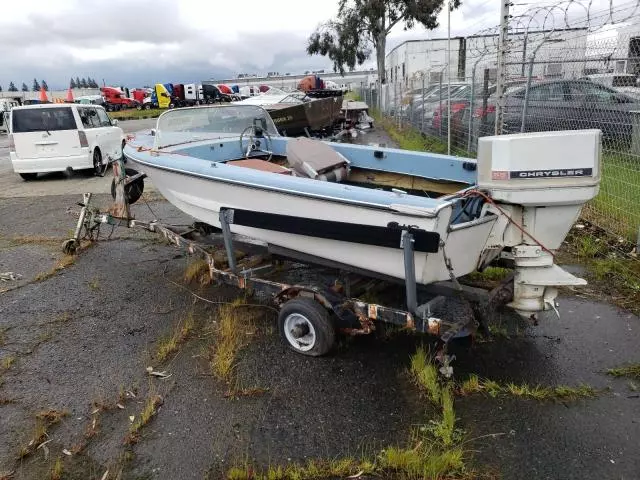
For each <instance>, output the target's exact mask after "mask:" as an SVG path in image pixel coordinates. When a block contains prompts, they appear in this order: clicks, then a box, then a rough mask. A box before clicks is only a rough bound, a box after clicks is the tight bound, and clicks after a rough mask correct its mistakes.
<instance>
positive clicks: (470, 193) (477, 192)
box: [462, 190, 556, 259]
mask: <svg viewBox="0 0 640 480" xmlns="http://www.w3.org/2000/svg"><path fill="white" fill-rule="evenodd" d="M474 195H476V196H479V197H482V198H484V199H485V200H486V201H487V202H489V203H490V204H491V205H493V206H494V207H495V208H496V210H498V211H499V212H500V213H501V214H502V215H504V216H505V217H506V218H507V220H509V222H510V223H512V224H513V225H514V226H515V227H516V228H517V229H518V230H520V231H521V232H522V233H523V234H524V235H526V236H527V237H529V238H530V239H531V240H533V241H534V242H535V243H536V244H537V245H538V246H539V247H540V248H542V250H544V251H545V252H547V253H548V254H549V255H551V256H552V257H553V258H554V259H555V258H556V255H555V253H553V252H552V251H551V250H550V249H548V248H547V247H545V246H544V244H543V243H542V242H541V241H540V240H538V239H537V238H535V237H534V236H533V235H531V234H530V233H529V232H528V231H527V230H526V229H525V228H524V227H523V226H522V225H520V224H519V223H518V222H516V221H515V220H514V219H513V218H511V216H510V215H509V214H508V213H507V212H505V211H504V210H503V209H502V208H501V207H500V206H499V205H498V204H497V203H496V202H495V201H494V200H493V198H491V197H490V196H489V195H487V194H486V193H484V192H481V191H480V190H468V191H466V192H464V194H463V195H462V196H463V197H470V196H474Z"/></svg>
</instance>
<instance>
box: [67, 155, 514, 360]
mask: <svg viewBox="0 0 640 480" xmlns="http://www.w3.org/2000/svg"><path fill="white" fill-rule="evenodd" d="M110 163H111V165H112V166H113V173H114V180H113V184H112V194H113V196H114V199H115V201H114V203H113V204H112V206H111V207H110V208H109V209H108V210H107V211H106V212H102V211H100V209H99V208H97V207H95V206H93V205H92V204H91V199H92V194H90V193H86V194H84V195H83V202H82V203H79V204H78V205H79V206H81V210H80V214H79V217H78V221H77V225H76V228H75V231H74V235H73V237H72V238H70V239H68V240H66V241H65V242H64V244H63V251H64V253H66V254H73V253H75V252H76V250H77V248H78V247H79V246H80V242H81V240H82V239H88V240H91V241H95V240H98V237H99V233H100V227H101V226H102V225H111V226H113V227H117V226H124V227H127V228H141V229H143V230H146V231H148V232H153V233H156V234H159V235H161V236H163V237H164V238H165V239H166V240H167V241H168V242H170V243H171V244H173V245H175V246H177V247H180V248H182V249H184V250H185V251H186V252H187V253H188V254H190V255H198V256H200V257H201V258H202V259H204V260H205V262H206V264H207V265H208V269H209V271H208V273H209V277H210V279H211V281H212V282H214V283H216V284H227V285H232V286H234V287H238V288H240V289H243V290H245V291H246V292H247V293H248V294H250V295H256V296H258V297H260V298H268V299H270V301H271V302H272V304H274V305H275V306H276V307H278V309H279V316H278V325H279V331H280V334H281V336H282V338H283V340H284V341H285V342H286V343H287V344H288V346H289V347H290V348H292V349H293V350H294V351H296V352H298V353H301V354H304V355H309V356H319V355H323V354H326V353H327V352H328V351H329V350H331V348H332V347H333V344H334V342H335V334H336V331H339V332H341V333H344V334H347V335H362V334H369V333H372V332H373V331H374V330H375V329H376V322H383V323H388V324H392V325H395V326H398V327H402V328H406V329H409V330H414V331H417V332H420V333H428V334H431V335H433V336H435V337H437V338H438V350H439V351H440V352H441V353H442V354H441V355H439V358H441V359H443V361H444V363H446V362H447V360H446V359H447V358H448V357H447V356H446V354H445V353H446V346H447V344H448V343H449V342H450V341H451V340H452V339H453V338H456V337H464V336H469V335H472V334H474V333H475V332H476V331H477V330H478V328H480V329H482V330H483V332H484V333H487V330H486V328H485V325H486V319H487V318H488V315H489V314H490V311H492V310H493V309H494V308H496V307H497V306H499V305H502V304H505V303H508V302H509V301H510V299H511V296H512V290H511V289H510V288H511V286H512V282H511V281H509V279H508V280H507V281H505V282H503V283H502V284H501V285H500V286H498V287H496V288H495V289H494V290H493V291H491V292H490V293H489V296H488V301H487V298H486V293H487V292H486V291H485V290H482V289H477V288H472V287H467V286H463V285H460V284H459V283H458V281H457V280H456V279H455V277H453V276H452V279H451V282H439V283H437V284H433V285H429V286H426V287H423V286H420V288H419V287H418V285H417V284H416V278H415V271H414V248H413V246H414V241H415V240H414V238H413V234H412V232H411V230H405V231H404V232H403V235H402V238H401V245H400V248H402V250H403V257H404V267H405V278H406V281H405V282H404V290H405V295H404V297H405V301H406V308H395V307H391V306H385V305H381V304H378V303H377V302H375V301H365V300H363V299H359V298H357V297H358V296H361V297H362V298H366V297H371V296H372V293H374V292H381V291H384V290H385V288H388V287H389V285H390V283H389V279H382V280H381V279H377V278H373V277H371V276H367V275H363V274H362V272H357V271H354V270H348V267H347V269H345V268H344V267H345V266H343V265H339V266H338V265H336V266H332V265H327V264H326V263H324V264H323V262H322V259H315V258H302V259H301V258H299V257H297V256H296V255H295V252H288V251H285V250H283V249H281V248H279V247H275V246H270V245H264V244H261V245H256V243H255V242H254V241H252V240H251V239H247V238H246V237H242V236H239V235H235V234H233V233H232V232H231V227H230V226H231V225H233V224H234V209H231V208H228V209H222V210H221V211H220V217H219V218H220V225H221V229H218V228H216V227H212V226H210V225H206V224H202V223H199V222H196V223H195V224H194V225H193V227H192V228H190V229H188V230H186V231H184V230H182V231H181V230H180V229H178V228H176V227H172V226H171V225H165V224H162V223H161V222H158V221H151V222H144V221H139V220H136V219H135V218H134V217H133V216H132V215H131V212H130V208H129V207H130V204H132V203H135V201H136V200H137V199H138V198H139V197H140V194H141V189H142V186H141V185H142V182H143V179H144V177H145V175H144V174H141V173H137V172H135V171H134V170H132V169H126V170H125V168H124V161H123V159H118V160H115V161H113V160H112V161H110ZM194 237H196V239H195V240H194ZM203 239H206V240H208V241H207V242H206V243H205V242H203V241H202V240H203ZM211 240H214V241H213V243H210V241H211ZM237 245H241V246H244V247H247V248H248V249H249V250H256V249H258V250H259V251H260V253H258V254H250V255H246V256H243V257H242V258H238V255H237V250H236V246H237ZM212 247H213V250H212ZM265 249H266V255H265V254H264V253H263V251H264V250H265ZM222 258H224V260H223V261H221V259H222ZM301 265H302V266H304V265H306V266H310V265H311V266H314V267H318V266H320V267H325V268H326V267H335V270H337V271H338V272H339V273H338V274H337V275H334V276H333V277H332V278H331V280H330V281H326V280H325V281H324V282H321V283H322V284H321V285H317V284H315V283H314V284H310V282H307V281H302V282H300V283H298V282H290V281H282V276H283V274H284V276H285V278H286V272H287V268H296V267H300V266H301ZM287 280H288V279H287ZM395 282H396V283H397V282H398V281H397V280H395ZM422 293H428V294H430V296H431V297H432V298H431V299H430V300H429V301H426V302H424V303H421V304H419V302H418V298H419V294H422ZM450 296H457V297H459V298H460V299H462V304H463V305H464V308H463V311H462V312H461V311H460V310H459V309H458V311H457V312H455V315H454V316H455V319H453V320H445V319H443V317H445V316H447V315H446V314H447V312H446V309H445V303H446V301H447V297H450ZM449 313H451V312H449ZM445 367H447V369H448V365H445Z"/></svg>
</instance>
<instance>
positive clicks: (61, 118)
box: [13, 107, 77, 133]
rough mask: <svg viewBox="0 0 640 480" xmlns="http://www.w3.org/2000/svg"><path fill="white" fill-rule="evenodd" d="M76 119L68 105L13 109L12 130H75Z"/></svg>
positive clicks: (23, 131) (17, 131)
mask: <svg viewBox="0 0 640 480" xmlns="http://www.w3.org/2000/svg"><path fill="white" fill-rule="evenodd" d="M76 128H77V127H76V119H75V118H74V117H73V111H72V110H71V108H69V107H60V108H56V107H54V108H28V109H24V110H22V109H15V110H13V132H14V133H25V132H42V131H49V132H50V131H56V130H76Z"/></svg>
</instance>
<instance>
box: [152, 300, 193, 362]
mask: <svg viewBox="0 0 640 480" xmlns="http://www.w3.org/2000/svg"><path fill="white" fill-rule="evenodd" d="M195 325H196V321H195V317H194V314H193V311H190V312H188V313H187V315H186V316H185V317H184V318H181V319H180V320H179V321H178V323H177V324H176V326H175V328H174V330H173V333H172V334H171V335H170V336H168V337H165V338H162V339H160V341H159V342H158V350H157V353H156V359H157V360H158V361H160V362H163V361H164V360H166V359H167V358H168V357H169V355H171V354H173V353H174V352H175V351H177V350H178V348H179V347H180V345H181V344H182V343H183V342H184V341H185V340H186V339H187V338H188V337H189V335H191V333H192V332H193V330H194V328H195Z"/></svg>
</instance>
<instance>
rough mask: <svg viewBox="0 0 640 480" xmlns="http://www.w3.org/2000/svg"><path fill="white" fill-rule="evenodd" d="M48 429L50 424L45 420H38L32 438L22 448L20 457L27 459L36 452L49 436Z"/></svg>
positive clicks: (19, 453) (19, 452)
mask: <svg viewBox="0 0 640 480" xmlns="http://www.w3.org/2000/svg"><path fill="white" fill-rule="evenodd" d="M48 428H49V427H48V424H47V423H46V422H45V421H44V420H42V419H36V423H35V425H34V427H33V432H32V433H31V438H30V439H29V441H28V442H27V443H26V444H25V445H22V446H21V447H20V449H19V451H18V457H19V458H25V457H28V456H29V455H31V454H32V453H33V452H35V451H36V448H38V445H40V444H41V443H42V442H44V441H45V440H46V439H47V437H48V436H49V435H48V433H47V430H48Z"/></svg>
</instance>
